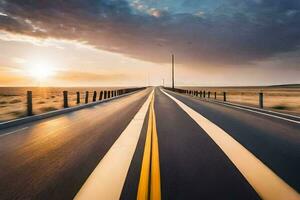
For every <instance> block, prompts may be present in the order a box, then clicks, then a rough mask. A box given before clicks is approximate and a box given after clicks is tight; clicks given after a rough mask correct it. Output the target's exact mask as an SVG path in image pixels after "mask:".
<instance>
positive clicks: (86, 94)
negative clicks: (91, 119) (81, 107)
mask: <svg viewBox="0 0 300 200" xmlns="http://www.w3.org/2000/svg"><path fill="white" fill-rule="evenodd" d="M88 102H89V91H86V92H85V103H88Z"/></svg>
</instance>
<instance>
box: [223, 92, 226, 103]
mask: <svg viewBox="0 0 300 200" xmlns="http://www.w3.org/2000/svg"><path fill="white" fill-rule="evenodd" d="M223 101H226V92H223Z"/></svg>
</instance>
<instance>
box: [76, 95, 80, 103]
mask: <svg viewBox="0 0 300 200" xmlns="http://www.w3.org/2000/svg"><path fill="white" fill-rule="evenodd" d="M76 96H77V101H76V103H77V104H80V92H76Z"/></svg>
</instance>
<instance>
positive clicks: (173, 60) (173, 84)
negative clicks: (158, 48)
mask: <svg viewBox="0 0 300 200" xmlns="http://www.w3.org/2000/svg"><path fill="white" fill-rule="evenodd" d="M172 89H173V90H174V54H172Z"/></svg>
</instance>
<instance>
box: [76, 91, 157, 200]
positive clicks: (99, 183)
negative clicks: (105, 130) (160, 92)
mask: <svg viewBox="0 0 300 200" xmlns="http://www.w3.org/2000/svg"><path fill="white" fill-rule="evenodd" d="M152 96H153V91H152V92H151V94H150V95H149V97H148V98H147V100H146V102H145V103H144V104H143V106H142V107H141V109H140V110H139V111H138V112H137V114H136V115H135V116H134V118H133V119H132V120H131V122H130V123H129V124H128V126H127V127H126V129H125V130H124V131H123V132H122V133H121V135H120V136H119V138H118V139H117V140H116V141H115V143H114V144H113V145H112V147H111V148H110V149H109V151H108V152H107V153H106V155H105V156H104V157H103V159H102V160H101V161H100V163H99V164H98V165H97V167H96V168H95V169H94V171H93V172H92V173H91V175H90V176H89V177H88V179H87V180H86V182H85V183H84V185H83V186H82V188H81V189H80V190H79V192H78V193H77V195H76V196H75V198H74V199H76V200H81V199H82V200H87V199H88V200H96V199H97V200H99V199H105V200H116V199H119V198H120V195H121V192H122V189H123V185H124V182H125V179H126V175H127V172H128V170H129V166H130V163H131V160H132V157H133V155H134V151H135V149H136V146H137V143H138V140H139V136H140V133H141V130H142V127H143V123H144V120H145V117H146V113H147V110H148V107H149V104H150V101H151V98H152Z"/></svg>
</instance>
